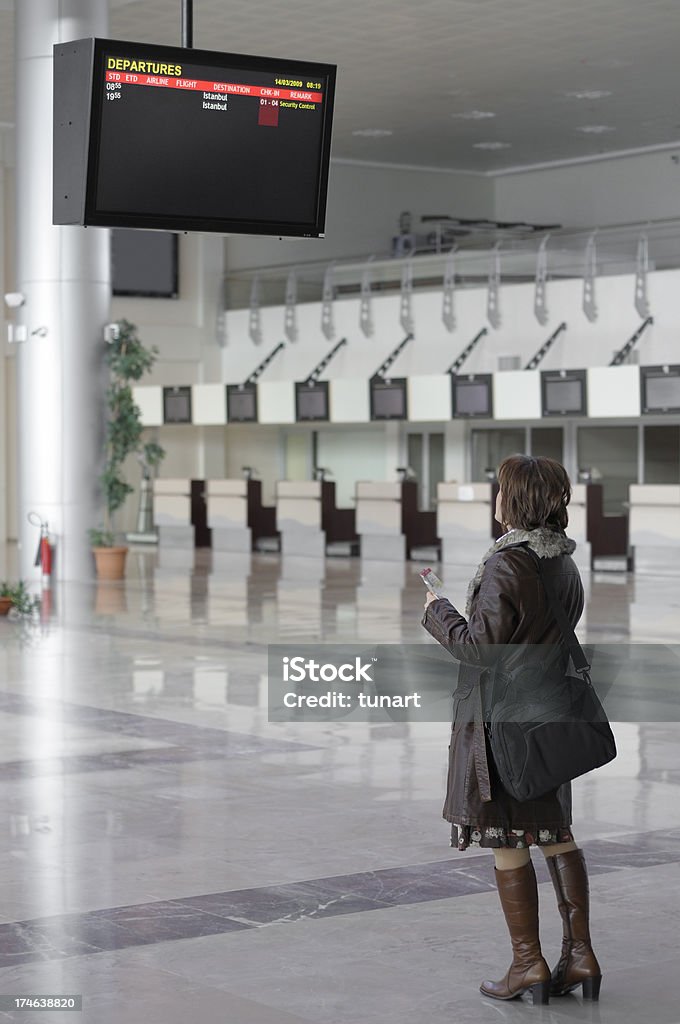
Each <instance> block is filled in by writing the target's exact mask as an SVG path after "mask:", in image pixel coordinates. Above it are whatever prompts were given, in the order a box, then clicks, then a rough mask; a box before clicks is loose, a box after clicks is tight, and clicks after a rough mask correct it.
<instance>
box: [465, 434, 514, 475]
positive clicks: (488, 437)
mask: <svg viewBox="0 0 680 1024" xmlns="http://www.w3.org/2000/svg"><path fill="white" fill-rule="evenodd" d="M471 440H472V459H471V467H470V471H471V474H472V476H471V479H472V482H473V483H481V482H483V481H485V480H487V479H488V477H487V473H486V471H487V469H494V470H497V469H498V467H499V465H500V464H501V462H502V461H503V459H505V458H507V456H508V455H518V454H521V453H522V452H525V451H526V431H525V430H524V427H510V428H508V429H505V430H473V431H472V433H471Z"/></svg>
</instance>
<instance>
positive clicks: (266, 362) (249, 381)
mask: <svg viewBox="0 0 680 1024" xmlns="http://www.w3.org/2000/svg"><path fill="white" fill-rule="evenodd" d="M285 347H286V344H285V342H283V341H280V342H279V343H278V345H277V346H276V348H274V349H272V351H271V352H270V353H269V355H268V356H267V358H266V359H263V360H262V362H261V363H260V364H259V366H256V367H255V369H254V370H253V372H252V373H251V374H250V376H249V377H246V379H245V380H244V382H243V386H244V387H245V386H246V384H254V383H255V381H256V380H257V378H258V377H259V376H260V374H261V373H262V371H263V370H265V369H266V368H267V367H268V366H269V364H270V363H271V361H272V359H273V358H274V356H275V355H276V354H277V353H278V352H280V351H281V349H282V348H285Z"/></svg>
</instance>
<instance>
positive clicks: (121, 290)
mask: <svg viewBox="0 0 680 1024" xmlns="http://www.w3.org/2000/svg"><path fill="white" fill-rule="evenodd" d="M177 248H178V246H177V235H173V234H170V233H169V232H167V231H131V230H128V229H126V228H115V229H114V230H113V231H112V232H111V279H112V286H113V287H112V290H113V294H114V295H130V296H141V297H146V298H151V299H175V298H177V294H178V271H177Z"/></svg>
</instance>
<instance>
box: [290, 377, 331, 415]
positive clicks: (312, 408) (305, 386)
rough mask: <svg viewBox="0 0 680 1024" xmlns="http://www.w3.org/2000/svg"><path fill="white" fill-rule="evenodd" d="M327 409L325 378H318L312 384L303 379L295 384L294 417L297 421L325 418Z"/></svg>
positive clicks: (326, 383) (326, 382) (326, 384)
mask: <svg viewBox="0 0 680 1024" xmlns="http://www.w3.org/2000/svg"><path fill="white" fill-rule="evenodd" d="M328 409H329V403H328V381H327V380H318V381H316V382H315V383H314V384H311V383H307V382H306V381H305V382H303V383H299V384H296V385H295V419H296V420H297V421H298V423H302V422H306V421H309V420H327V419H328V418H329V415H328Z"/></svg>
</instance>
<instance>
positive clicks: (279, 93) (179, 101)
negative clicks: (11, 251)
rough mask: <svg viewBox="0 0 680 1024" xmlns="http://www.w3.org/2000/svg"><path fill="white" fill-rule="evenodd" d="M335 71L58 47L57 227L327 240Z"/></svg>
mask: <svg viewBox="0 0 680 1024" xmlns="http://www.w3.org/2000/svg"><path fill="white" fill-rule="evenodd" d="M335 75H336V67H335V65H332V64H319V63H317V62H311V61H295V60H287V59H286V58H272V57H259V56H257V57H252V56H247V55H244V54H236V53H219V52H215V51H211V50H195V49H183V48H181V47H176V46H175V47H173V46H162V45H158V46H156V45H152V44H149V43H133V42H123V41H119V40H113V39H78V40H75V41H74V42H68V43H58V44H57V45H56V46H55V47H54V147H53V152H54V187H53V221H54V223H55V224H86V225H95V226H96V225H100V226H104V227H130V228H154V229H161V230H170V231H218V232H223V233H225V232H234V233H241V234H266V235H289V236H301V237H309V238H317V237H322V236H323V233H324V224H325V216H326V192H327V185H328V166H329V160H330V145H331V123H332V116H333V97H334V91H335Z"/></svg>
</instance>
